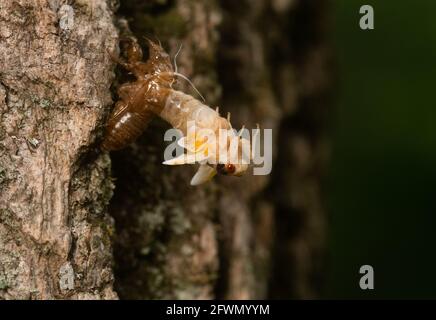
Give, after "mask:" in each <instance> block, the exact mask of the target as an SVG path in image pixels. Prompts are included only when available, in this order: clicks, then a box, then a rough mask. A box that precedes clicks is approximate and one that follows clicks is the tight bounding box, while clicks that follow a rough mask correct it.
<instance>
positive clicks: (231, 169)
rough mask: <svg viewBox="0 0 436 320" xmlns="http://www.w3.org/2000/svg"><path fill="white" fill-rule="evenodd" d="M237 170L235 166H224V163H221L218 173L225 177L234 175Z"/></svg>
mask: <svg viewBox="0 0 436 320" xmlns="http://www.w3.org/2000/svg"><path fill="white" fill-rule="evenodd" d="M235 170H236V167H235V165H233V164H222V163H220V164H218V165H217V166H216V171H217V172H218V173H219V174H222V175H225V176H226V175H231V174H234V173H235Z"/></svg>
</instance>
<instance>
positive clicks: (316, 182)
mask: <svg viewBox="0 0 436 320" xmlns="http://www.w3.org/2000/svg"><path fill="white" fill-rule="evenodd" d="M65 3H66V1H55V0H52V1H48V0H47V1H43V0H38V1H32V2H31V3H30V2H29V1H25V0H22V1H18V0H16V1H13V0H6V1H2V3H1V4H0V27H1V28H0V59H1V60H0V106H1V109H0V112H1V116H2V118H1V123H2V124H1V131H0V137H1V138H0V139H1V144H0V152H1V153H0V192H1V194H0V210H1V211H0V298H116V297H117V294H118V296H119V297H120V298H135V299H143V298H154V299H156V298H177V299H182V298H192V299H197V298H234V299H245V298H268V297H275V298H290V297H297V298H307V297H314V296H316V292H317V287H316V285H317V284H319V279H317V277H316V276H317V275H318V274H319V266H320V265H321V264H320V260H321V259H320V257H321V253H322V244H323V237H324V234H323V231H324V211H323V208H322V197H321V194H322V193H321V192H322V190H321V178H322V172H323V164H324V163H325V155H326V147H325V146H326V144H325V142H324V125H323V124H324V121H325V114H326V108H327V106H326V104H325V98H326V92H327V89H328V87H327V84H328V83H329V81H328V80H329V79H328V72H326V66H327V58H328V52H327V50H326V46H325V43H324V37H323V32H324V30H325V21H324V17H325V16H326V15H327V12H326V11H325V7H326V6H325V1H304V0H298V1H297V0H274V1H270V0H257V1H249V0H242V1H233V0H223V1H210V0H207V1H206V0H164V1H162V0H150V1H135V0H123V1H121V7H120V10H119V11H118V17H117V18H116V19H115V18H114V17H113V16H112V14H113V10H114V5H113V4H112V2H111V1H109V0H94V1H91V0H89V1H85V0H81V1H75V2H74V3H73V4H72V7H73V8H74V12H75V24H74V27H73V28H72V29H71V30H62V29H61V28H60V25H59V19H60V17H59V12H60V8H61V6H62V5H63V4H65ZM122 17H124V18H126V19H127V21H126V20H123V19H122ZM127 24H128V26H127ZM115 26H116V27H115ZM117 29H118V30H120V32H121V33H127V32H130V31H128V29H130V30H131V31H132V32H133V34H134V35H135V36H136V37H137V38H138V39H139V41H140V42H141V41H142V39H143V37H144V36H147V37H150V38H152V39H153V38H154V37H157V38H158V39H159V40H160V41H162V44H163V46H164V47H165V48H167V49H168V51H169V53H170V54H171V55H174V54H175V53H176V51H177V49H178V46H179V45H180V44H183V49H182V51H181V53H180V55H179V57H178V66H179V71H180V72H182V73H184V74H185V75H187V76H188V77H190V79H191V80H192V81H193V82H194V83H195V85H196V86H197V88H198V89H199V90H200V91H201V92H202V93H203V95H204V96H205V97H206V99H207V103H208V104H209V105H210V106H216V105H219V106H220V111H221V112H222V113H225V112H227V111H229V112H231V113H232V123H233V125H234V126H235V127H237V128H239V127H241V125H242V124H245V125H246V126H247V127H248V128H252V127H254V126H255V124H256V123H259V124H260V125H261V127H263V128H272V129H273V135H274V145H273V151H274V153H275V159H276V161H275V164H274V167H273V174H272V175H270V176H251V175H247V176H245V177H243V178H240V179H237V178H229V177H222V178H218V179H216V181H214V182H211V183H209V184H207V185H202V186H200V187H190V186H189V181H190V178H191V176H192V175H193V173H194V170H195V168H194V167H190V166H184V167H165V166H163V165H162V164H161V163H162V157H163V151H164V148H165V143H164V141H163V134H164V132H165V130H166V129H167V128H168V125H167V124H165V123H163V121H161V120H160V119H155V120H154V121H153V122H152V124H151V125H150V127H149V128H148V129H147V131H146V132H145V134H144V135H143V136H142V137H141V138H140V139H139V140H138V141H137V142H136V143H134V144H132V145H131V146H130V147H128V148H126V149H125V150H122V151H119V152H114V153H112V154H111V155H110V159H111V160H110V159H109V156H108V155H107V154H103V153H101V152H99V151H98V145H97V143H99V142H100V141H101V133H102V127H103V124H104V121H105V118H106V116H107V114H108V112H109V111H110V105H111V91H110V85H111V83H112V82H113V80H114V77H113V73H112V70H113V69H112V68H113V64H112V63H111V61H109V59H108V54H107V52H106V49H107V50H113V49H114V47H115V46H116V43H117V41H116V38H117ZM144 48H146V46H145V45H144ZM124 80H125V79H124V76H122V75H121V73H119V76H118V77H117V79H116V81H115V83H114V84H115V86H116V84H117V83H119V82H122V81H124ZM178 87H179V88H181V89H183V90H184V91H186V92H191V91H190V88H189V87H188V86H186V85H185V84H184V83H180V84H179V85H178ZM193 95H194V93H193ZM110 161H112V176H113V178H114V185H115V191H114V194H113V197H112V199H111V200H110V201H111V202H110V206H109V215H108V209H107V205H108V202H109V199H110V198H111V196H112V190H113V183H112V180H111V179H110V173H109V168H110ZM110 217H113V218H114V221H115V225H114V223H113V220H112V219H111V218H110ZM114 227H115V228H114ZM112 244H113V256H114V260H115V268H114V274H115V284H114V286H113V283H112V282H113V279H114V276H113V271H112ZM115 292H116V293H115Z"/></svg>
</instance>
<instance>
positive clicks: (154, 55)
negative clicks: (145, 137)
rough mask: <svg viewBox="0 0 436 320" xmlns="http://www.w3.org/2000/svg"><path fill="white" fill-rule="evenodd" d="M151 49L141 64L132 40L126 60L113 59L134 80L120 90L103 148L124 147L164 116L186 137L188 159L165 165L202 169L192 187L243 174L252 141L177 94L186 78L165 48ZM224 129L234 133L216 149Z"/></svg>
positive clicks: (183, 142)
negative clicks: (233, 156) (219, 176)
mask: <svg viewBox="0 0 436 320" xmlns="http://www.w3.org/2000/svg"><path fill="white" fill-rule="evenodd" d="M148 45H149V58H148V60H147V61H146V62H143V61H142V60H143V53H142V50H141V47H140V46H139V44H138V43H137V42H136V41H135V40H133V39H128V41H127V46H126V59H120V58H118V57H113V59H115V60H116V61H117V62H118V63H119V64H120V65H121V66H122V67H124V68H125V69H126V70H128V71H129V72H130V73H132V74H133V75H134V77H135V81H133V82H128V83H124V84H122V85H121V86H120V87H119V89H118V96H119V100H118V101H117V102H116V104H115V108H114V110H113V112H112V114H111V116H110V118H109V121H108V123H107V130H106V135H105V138H104V140H103V143H102V148H103V149H104V150H107V151H111V150H118V149H122V148H124V147H125V146H127V145H128V144H129V143H131V142H132V141H134V140H135V139H136V138H137V137H138V136H139V135H141V133H142V132H143V131H144V130H145V128H146V127H147V125H148V123H149V122H150V120H151V119H152V118H153V117H154V116H159V117H160V118H162V119H163V120H165V121H166V122H168V123H170V124H171V125H172V126H173V127H174V128H176V129H178V130H180V131H181V132H182V134H183V138H182V139H180V141H179V144H180V145H182V146H183V147H184V148H185V149H186V150H187V151H188V154H187V155H185V154H183V155H181V156H179V157H176V158H174V159H170V160H166V161H164V162H163V164H165V165H182V164H192V163H199V164H200V166H199V169H198V171H197V172H196V174H195V175H194V177H193V178H192V180H191V185H199V184H201V183H204V182H206V181H208V180H210V179H211V178H212V177H213V176H215V175H216V174H217V173H219V174H222V175H229V176H240V175H242V174H243V173H244V172H246V171H247V169H248V161H243V160H244V159H247V152H245V153H244V150H246V148H245V146H247V144H248V150H250V147H249V146H250V143H249V141H248V140H247V139H245V138H243V137H241V136H240V135H238V133H237V132H236V131H234V130H232V126H231V124H230V117H227V118H224V117H222V116H220V114H219V112H218V110H216V109H215V110H214V109H212V108H210V107H209V106H207V105H205V104H204V103H203V102H201V101H199V100H198V99H196V98H194V97H192V96H191V95H189V94H186V93H184V92H181V91H178V90H175V89H173V84H174V82H175V81H176V79H177V78H178V77H183V78H185V79H187V78H186V77H184V76H183V75H182V74H180V73H178V72H177V70H176V71H175V70H174V67H173V65H172V63H171V59H170V56H169V55H168V54H167V53H166V52H165V50H164V49H163V48H162V47H161V45H159V44H157V43H155V42H153V41H151V40H148ZM193 127H195V130H192V129H193ZM223 130H227V131H228V132H229V134H228V135H227V137H226V139H225V140H224V141H222V139H220V143H218V144H217V143H216V141H217V139H212V138H211V137H212V135H215V136H216V137H218V136H219V134H220V132H222V131H223ZM205 131H206V132H207V134H204V132H205ZM235 141H236V143H235ZM212 142H213V143H212ZM230 149H232V150H230ZM223 153H228V154H235V153H236V155H237V157H236V158H237V160H236V161H234V160H233V161H231V160H232V159H229V157H222V154H223ZM248 153H249V152H248ZM244 156H245V157H244ZM222 159H224V160H222Z"/></svg>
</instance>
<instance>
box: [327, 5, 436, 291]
mask: <svg viewBox="0 0 436 320" xmlns="http://www.w3.org/2000/svg"><path fill="white" fill-rule="evenodd" d="M365 4H369V5H372V6H373V7H374V11H375V30H370V31H363V30H361V29H360V28H359V19H360V17H361V15H360V14H359V8H360V6H362V5H365ZM332 7H333V8H334V28H335V30H334V33H333V37H334V39H333V40H334V42H335V45H336V54H337V60H338V61H337V62H338V67H339V92H338V97H337V99H336V102H337V104H336V110H335V111H336V113H335V116H334V121H333V124H332V130H333V139H332V140H333V150H332V161H331V168H330V176H329V179H328V184H327V188H326V189H327V190H328V192H329V194H328V195H329V197H328V208H329V212H330V229H329V246H328V248H329V257H328V279H327V283H326V286H325V288H326V292H325V297H326V298H436V257H435V251H436V248H435V245H436V234H435V231H434V229H435V226H436V197H435V184H436V148H435V147H436V126H435V125H434V120H435V118H436V117H435V115H436V110H435V108H436V103H435V100H436V98H435V94H436V88H435V81H434V79H435V76H436V1H432V0H417V1H394V0H390V1H388V0H383V1H381V0H379V1H366V0H360V1H357V0H335V1H332ZM363 264H369V265H372V266H373V267H374V271H375V290H367V291H362V290H361V289H360V288H359V279H360V275H359V273H358V272H359V268H360V266H361V265H363Z"/></svg>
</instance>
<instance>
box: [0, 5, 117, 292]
mask: <svg viewBox="0 0 436 320" xmlns="http://www.w3.org/2000/svg"><path fill="white" fill-rule="evenodd" d="M64 3H65V2H64V1H57V0H52V1H48V0H37V1H27V0H21V1H18V0H5V1H2V2H1V4H0V113H1V132H0V140H1V143H0V152H1V154H0V168H1V182H0V192H1V193H0V298H10V299H53V298H62V299H64V298H73V299H81V298H90V299H99V298H116V297H117V295H116V293H115V292H114V290H113V288H112V283H113V272H112V258H111V257H112V255H111V240H110V235H111V233H112V232H113V220H112V218H110V216H109V215H108V213H107V205H108V202H109V199H110V198H111V196H112V189H113V185H112V182H111V180H110V178H109V177H110V159H109V157H108V155H107V154H103V153H101V152H98V145H97V142H98V141H99V139H97V138H98V136H99V135H100V133H101V128H102V126H103V125H104V121H105V117H106V115H107V114H108V112H109V110H110V106H111V94H110V91H109V88H110V85H111V82H112V80H113V78H114V76H113V71H112V69H113V67H112V62H111V61H110V59H109V57H108V54H107V51H106V50H114V48H115V47H116V45H117V40H116V39H117V30H116V28H115V27H114V24H113V9H114V8H113V7H111V5H110V3H109V2H108V1H105V0H96V1H76V2H75V4H74V6H73V7H72V9H73V10H74V11H73V12H74V13H73V15H74V17H73V19H74V21H73V23H72V24H71V25H70V23H71V22H72V21H71V20H70V21H68V19H70V18H71V17H68V16H66V14H67V13H68V10H69V8H68V7H65V6H64V7H62V5H63V4H64Z"/></svg>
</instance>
